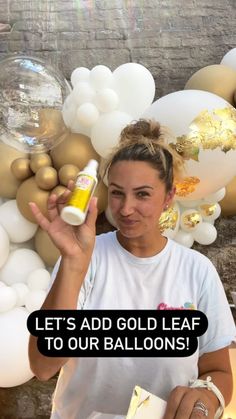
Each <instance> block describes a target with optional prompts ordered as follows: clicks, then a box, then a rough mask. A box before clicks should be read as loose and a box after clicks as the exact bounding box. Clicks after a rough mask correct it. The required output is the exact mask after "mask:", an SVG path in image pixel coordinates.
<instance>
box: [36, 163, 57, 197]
mask: <svg viewBox="0 0 236 419" xmlns="http://www.w3.org/2000/svg"><path fill="white" fill-rule="evenodd" d="M35 182H36V183H37V185H38V187H39V188H41V189H45V190H46V191H49V190H51V189H53V188H55V186H56V185H57V184H58V177H57V171H56V169H54V167H50V166H48V167H46V166H45V167H41V168H40V169H39V170H37V172H36V175H35Z"/></svg>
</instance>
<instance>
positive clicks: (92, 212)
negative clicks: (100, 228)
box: [85, 196, 98, 230]
mask: <svg viewBox="0 0 236 419" xmlns="http://www.w3.org/2000/svg"><path fill="white" fill-rule="evenodd" d="M97 200H98V199H97V197H95V196H94V197H93V198H91V200H90V203H89V208H88V213H87V217H86V220H85V222H86V224H87V226H88V227H89V228H91V230H95V229H96V219H97V215H98V209H97Z"/></svg>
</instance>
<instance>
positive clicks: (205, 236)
mask: <svg viewBox="0 0 236 419" xmlns="http://www.w3.org/2000/svg"><path fill="white" fill-rule="evenodd" d="M192 234H193V238H194V240H196V242H198V243H199V244H203V245H209V244H211V243H213V242H214V241H215V240H216V237H217V230H216V228H215V226H214V225H212V224H210V223H207V222H204V221H203V222H202V223H201V224H200V225H199V226H198V227H197V229H196V230H195V231H193V233H192Z"/></svg>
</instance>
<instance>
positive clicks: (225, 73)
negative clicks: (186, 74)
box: [185, 64, 236, 105]
mask: <svg viewBox="0 0 236 419" xmlns="http://www.w3.org/2000/svg"><path fill="white" fill-rule="evenodd" d="M235 87H236V71H235V70H233V69H232V68H230V67H227V66H225V65H223V64H214V65H208V66H207V67H204V68H201V69H200V70H198V71H197V72H196V73H194V74H193V75H192V77H190V79H189V80H188V81H187V83H186V85H185V89H196V90H205V91H207V92H211V93H214V94H216V95H218V96H220V97H222V98H223V99H225V100H227V102H229V103H231V104H232V105H233V104H234V92H235Z"/></svg>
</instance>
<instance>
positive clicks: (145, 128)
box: [120, 119, 161, 142]
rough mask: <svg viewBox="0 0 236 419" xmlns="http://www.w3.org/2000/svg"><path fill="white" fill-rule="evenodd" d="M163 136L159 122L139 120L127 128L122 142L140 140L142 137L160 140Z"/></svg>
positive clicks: (122, 133) (121, 138)
mask: <svg viewBox="0 0 236 419" xmlns="http://www.w3.org/2000/svg"><path fill="white" fill-rule="evenodd" d="M160 136H161V126H160V124H159V122H157V121H154V120H148V119H139V120H138V121H136V122H135V123H131V124H129V125H128V126H127V127H125V128H124V129H123V130H122V132H121V136H120V141H121V142H123V141H127V140H133V141H136V140H137V139H139V140H140V138H141V137H144V138H148V139H149V140H158V139H159V137H160Z"/></svg>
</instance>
